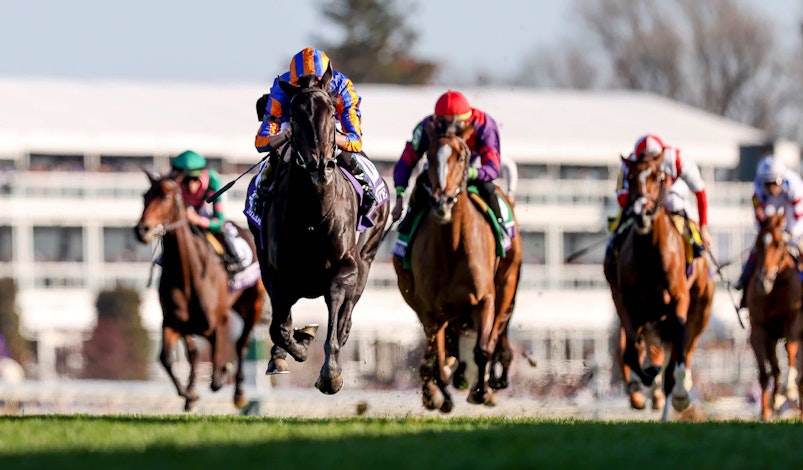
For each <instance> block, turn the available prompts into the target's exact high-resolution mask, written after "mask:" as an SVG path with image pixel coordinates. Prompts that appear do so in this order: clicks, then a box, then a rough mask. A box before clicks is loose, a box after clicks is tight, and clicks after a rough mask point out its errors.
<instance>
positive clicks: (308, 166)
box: [279, 67, 337, 186]
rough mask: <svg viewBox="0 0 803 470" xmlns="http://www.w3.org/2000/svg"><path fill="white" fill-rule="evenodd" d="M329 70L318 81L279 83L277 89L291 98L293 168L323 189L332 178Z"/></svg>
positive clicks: (308, 77)
mask: <svg viewBox="0 0 803 470" xmlns="http://www.w3.org/2000/svg"><path fill="white" fill-rule="evenodd" d="M331 81H332V69H331V67H330V68H328V69H327V70H326V73H324V75H323V76H322V77H321V78H318V77H316V76H315V75H304V76H301V77H299V79H298V85H297V86H295V85H292V84H291V83H289V82H285V81H280V82H279V86H280V87H281V89H282V90H283V91H284V92H285V94H286V95H287V96H288V97H289V98H290V126H291V128H292V137H291V139H290V147H291V149H292V152H293V156H292V161H293V162H294V164H295V165H297V166H298V167H300V168H303V169H304V170H306V171H307V172H309V174H310V176H311V177H312V180H313V183H314V184H315V185H317V186H322V185H326V184H328V183H330V182H331V181H332V178H333V177H334V171H335V167H336V165H337V164H336V160H335V132H336V128H335V100H334V97H333V96H332V95H331V93H330V92H329V85H330V83H331Z"/></svg>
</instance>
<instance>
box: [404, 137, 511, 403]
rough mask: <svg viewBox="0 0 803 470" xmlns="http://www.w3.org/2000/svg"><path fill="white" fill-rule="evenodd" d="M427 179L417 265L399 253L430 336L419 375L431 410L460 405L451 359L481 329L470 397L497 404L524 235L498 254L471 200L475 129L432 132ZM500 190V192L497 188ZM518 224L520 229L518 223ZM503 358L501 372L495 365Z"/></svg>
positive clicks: (408, 294) (415, 247)
mask: <svg viewBox="0 0 803 470" xmlns="http://www.w3.org/2000/svg"><path fill="white" fill-rule="evenodd" d="M427 131H428V132H429V134H430V142H431V144H430V147H429V149H428V151H427V164H428V169H427V179H428V181H429V189H428V190H429V192H430V203H431V208H430V209H429V212H428V214H427V215H426V216H424V217H423V218H422V219H421V222H420V225H419V227H418V229H417V232H416V235H415V237H416V238H415V243H413V244H412V245H411V246H410V247H409V248H408V249H409V250H412V253H411V254H410V256H411V261H412V266H411V269H410V270H407V269H405V268H404V265H403V260H402V258H401V257H399V256H394V259H393V264H394V267H395V269H396V274H397V276H398V284H399V290H400V291H401V293H402V296H403V297H404V300H405V301H406V302H407V304H408V305H410V307H411V308H412V309H413V310H414V311H415V312H416V314H417V315H418V318H419V320H420V321H421V325H422V326H423V328H424V334H425V336H426V340H427V347H426V351H425V353H424V357H423V359H422V363H421V368H420V376H421V379H422V381H423V387H422V389H423V397H422V401H423V404H424V406H425V407H426V408H427V409H431V410H434V409H440V410H441V411H443V412H446V413H448V412H450V411H451V410H452V408H453V406H454V404H453V402H452V398H451V395H450V394H449V392H448V391H447V389H446V387H447V385H448V383H449V381H450V379H454V383H455V386H458V388H461V387H460V385H461V382H463V381H464V380H465V379H464V378H463V377H462V372H463V371H465V367H464V366H463V365H461V366H460V367H459V368H458V370H457V372H456V373H455V374H454V376H453V375H452V371H451V368H450V367H449V362H448V361H447V358H448V357H449V356H458V354H457V347H458V337H459V335H460V333H461V332H462V331H464V330H473V331H474V332H476V336H477V340H476V344H475V347H474V351H473V352H474V362H475V363H476V365H477V368H478V376H477V378H476V381H475V382H474V384H473V386H472V389H471V391H470V392H469V395H468V401H469V402H470V403H474V404H486V405H493V404H494V403H495V395H494V392H493V390H494V389H495V388H504V387H505V386H507V369H508V367H509V365H510V362H511V360H512V352H511V348H510V345H509V343H508V340H507V327H508V324H509V322H510V317H511V315H512V312H513V306H514V302H515V296H516V289H517V287H518V280H519V274H520V268H521V254H522V253H521V250H522V245H521V237H520V236H519V235H518V232H517V233H516V236H515V237H513V239H512V242H513V246H512V248H511V249H510V250H509V251H508V253H507V256H506V257H504V258H501V257H498V256H497V252H496V241H495V236H494V233H493V230H492V229H491V226H490V224H489V223H488V221H487V220H486V219H485V217H484V216H483V214H482V213H481V212H480V210H479V209H478V208H477V207H476V206H475V204H474V203H473V202H472V201H471V199H470V198H469V192H468V190H467V184H468V168H469V166H470V160H471V151H470V150H469V147H468V145H467V144H466V141H465V140H464V138H465V136H467V135H470V134H471V131H472V129H471V128H470V127H469V128H466V129H464V130H462V131H459V132H458V131H457V130H456V129H454V126H452V127H450V128H447V129H438V128H436V127H435V126H433V127H431V128H429V129H428V130H427ZM497 192H498V193H499V194H501V192H499V191H497ZM517 230H518V229H517ZM497 363H498V364H501V369H502V371H501V374H500V375H499V376H497V375H496V374H497V371H496V367H494V366H495V365H496V364H497Z"/></svg>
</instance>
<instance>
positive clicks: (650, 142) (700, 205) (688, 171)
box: [616, 134, 711, 249]
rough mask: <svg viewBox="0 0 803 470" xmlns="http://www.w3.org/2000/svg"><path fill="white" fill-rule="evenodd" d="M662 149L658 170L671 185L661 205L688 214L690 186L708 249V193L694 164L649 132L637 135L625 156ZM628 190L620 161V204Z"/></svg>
mask: <svg viewBox="0 0 803 470" xmlns="http://www.w3.org/2000/svg"><path fill="white" fill-rule="evenodd" d="M662 153H663V155H664V158H663V163H662V165H661V170H663V171H664V173H665V174H666V177H667V179H668V183H669V185H670V187H669V191H668V193H667V195H666V198H665V199H664V207H665V208H666V210H667V211H669V212H671V213H675V214H684V215H686V216H688V215H689V214H691V212H690V209H691V206H690V205H689V200H688V196H689V190H691V191H692V192H693V193H694V195H695V197H696V199H697V215H698V220H697V222H698V223H699V225H700V237H701V239H702V242H703V245H704V247H705V248H706V249H708V248H710V247H711V236H710V235H709V233H708V197H707V196H706V192H705V182H704V181H703V178H702V176H701V175H700V168H699V167H698V166H697V164H696V163H695V162H694V161H693V160H691V159H689V158H688V157H686V156H685V155H681V151H680V149H678V148H676V147H670V146H667V145H664V143H663V142H662V141H661V139H660V138H658V137H657V136H655V135H652V134H648V135H645V136H643V137H641V138H639V139H638V140H637V141H636V145H635V148H634V150H633V153H631V154H630V155H629V156H628V157H627V158H628V160H631V161H636V160H637V159H640V158H644V157H647V156H650V157H657V156H659V155H661V154H662ZM628 191H629V188H628V184H627V166H626V165H625V164H624V163H623V164H622V166H621V168H620V175H619V178H618V183H617V190H616V199H617V201H618V202H619V207H624V206H625V205H626V204H627V196H628Z"/></svg>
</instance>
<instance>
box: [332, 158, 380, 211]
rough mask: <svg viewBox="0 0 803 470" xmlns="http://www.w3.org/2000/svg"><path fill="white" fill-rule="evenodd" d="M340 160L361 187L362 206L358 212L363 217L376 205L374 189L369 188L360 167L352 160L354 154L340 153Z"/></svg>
mask: <svg viewBox="0 0 803 470" xmlns="http://www.w3.org/2000/svg"><path fill="white" fill-rule="evenodd" d="M340 159H341V161H342V162H343V166H344V167H345V168H346V170H348V171H349V173H351V176H353V177H354V179H356V180H357V182H359V183H360V186H362V204H361V205H360V212H361V213H362V214H364V215H367V214H368V213H369V212H371V209H372V208H373V207H374V204H376V195H375V194H374V188H373V186H371V182H370V181H368V179H367V178H366V177H365V171H363V169H362V167H361V166H360V164H359V163H357V159H356V158H354V154H353V153H351V152H346V151H343V152H340Z"/></svg>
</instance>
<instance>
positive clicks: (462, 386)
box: [452, 362, 468, 390]
mask: <svg viewBox="0 0 803 470" xmlns="http://www.w3.org/2000/svg"><path fill="white" fill-rule="evenodd" d="M452 386H454V388H456V389H458V390H467V389H468V380H466V363H465V362H461V363H459V364H458V365H457V369H455V371H454V375H453V376H452Z"/></svg>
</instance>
